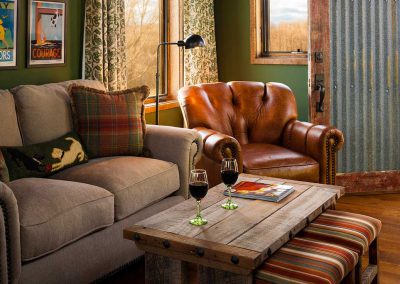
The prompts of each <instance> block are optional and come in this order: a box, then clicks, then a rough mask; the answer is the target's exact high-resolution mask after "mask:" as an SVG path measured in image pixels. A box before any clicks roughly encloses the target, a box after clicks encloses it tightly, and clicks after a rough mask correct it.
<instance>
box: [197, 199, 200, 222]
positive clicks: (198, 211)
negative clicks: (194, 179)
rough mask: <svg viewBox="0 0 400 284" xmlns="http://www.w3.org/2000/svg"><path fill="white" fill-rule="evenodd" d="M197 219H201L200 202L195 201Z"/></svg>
mask: <svg viewBox="0 0 400 284" xmlns="http://www.w3.org/2000/svg"><path fill="white" fill-rule="evenodd" d="M196 217H197V218H201V215H200V200H197V216H196Z"/></svg>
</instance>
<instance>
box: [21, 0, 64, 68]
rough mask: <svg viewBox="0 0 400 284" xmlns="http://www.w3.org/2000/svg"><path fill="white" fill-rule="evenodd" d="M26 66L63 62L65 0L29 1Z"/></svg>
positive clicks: (59, 63)
mask: <svg viewBox="0 0 400 284" xmlns="http://www.w3.org/2000/svg"><path fill="white" fill-rule="evenodd" d="M29 4H30V5H29V51H28V53H29V54H28V66H29V67H32V66H47V65H64V64H65V17H66V3H65V1H62V0H60V1H55V0H48V1H36V0H30V1H29Z"/></svg>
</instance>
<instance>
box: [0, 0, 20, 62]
mask: <svg viewBox="0 0 400 284" xmlns="http://www.w3.org/2000/svg"><path fill="white" fill-rule="evenodd" d="M17 26H18V0H0V69H15V68H16V67H17Z"/></svg>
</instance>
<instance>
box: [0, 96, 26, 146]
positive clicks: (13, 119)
mask: <svg viewBox="0 0 400 284" xmlns="http://www.w3.org/2000/svg"><path fill="white" fill-rule="evenodd" d="M21 145H22V138H21V134H20V132H19V127H18V121H17V114H16V112H15V104H14V99H13V96H12V94H11V93H10V92H9V91H8V90H0V146H21Z"/></svg>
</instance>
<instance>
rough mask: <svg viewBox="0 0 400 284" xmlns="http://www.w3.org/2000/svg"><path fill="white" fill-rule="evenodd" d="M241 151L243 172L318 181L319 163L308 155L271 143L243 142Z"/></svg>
mask: <svg viewBox="0 0 400 284" xmlns="http://www.w3.org/2000/svg"><path fill="white" fill-rule="evenodd" d="M242 153H243V171H244V172H245V173H249V174H256V175H263V176H270V177H282V176H284V177H285V178H288V179H294V180H302V181H310V182H319V164H318V162H317V161H315V160H314V159H312V158H311V157H309V156H305V155H303V154H300V153H298V152H294V151H292V150H289V149H287V148H283V147H280V146H276V145H272V144H244V145H242Z"/></svg>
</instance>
